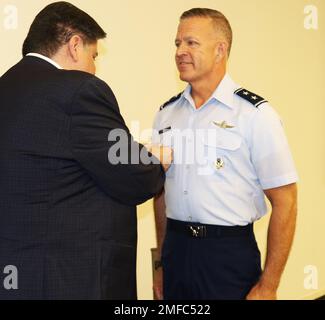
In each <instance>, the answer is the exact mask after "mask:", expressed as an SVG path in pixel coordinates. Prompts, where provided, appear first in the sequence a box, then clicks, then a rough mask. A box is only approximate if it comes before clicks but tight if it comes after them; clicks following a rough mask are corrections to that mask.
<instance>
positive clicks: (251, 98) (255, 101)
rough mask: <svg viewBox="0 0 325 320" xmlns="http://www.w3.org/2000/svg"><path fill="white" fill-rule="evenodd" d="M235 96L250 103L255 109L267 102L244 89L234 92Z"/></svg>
mask: <svg viewBox="0 0 325 320" xmlns="http://www.w3.org/2000/svg"><path fill="white" fill-rule="evenodd" d="M234 93H235V94H236V95H237V96H239V97H241V98H243V99H245V100H246V101H248V102H249V103H251V104H252V105H253V106H254V107H255V108H258V107H259V106H260V105H261V104H263V103H266V102H267V101H266V100H265V99H264V98H262V97H261V96H259V95H257V94H255V93H253V92H251V91H248V90H246V89H244V88H240V89H238V90H236V91H235V92H234Z"/></svg>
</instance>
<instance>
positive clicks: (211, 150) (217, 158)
mask: <svg viewBox="0 0 325 320" xmlns="http://www.w3.org/2000/svg"><path fill="white" fill-rule="evenodd" d="M202 142H203V152H204V153H203V154H204V162H203V163H205V166H203V167H201V169H200V172H201V173H202V172H203V173H202V174H204V175H215V174H218V175H223V174H224V173H226V172H229V170H231V166H233V165H234V161H235V158H236V157H238V151H239V149H240V146H241V144H242V138H241V137H240V136H238V135H236V134H234V133H231V132H227V131H226V130H220V131H219V130H218V131H216V132H214V133H213V134H208V135H206V136H205V137H204V138H203V141H202Z"/></svg>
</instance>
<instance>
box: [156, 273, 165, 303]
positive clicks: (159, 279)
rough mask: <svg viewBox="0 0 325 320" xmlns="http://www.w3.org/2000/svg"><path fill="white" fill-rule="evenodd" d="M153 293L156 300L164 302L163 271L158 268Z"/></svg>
mask: <svg viewBox="0 0 325 320" xmlns="http://www.w3.org/2000/svg"><path fill="white" fill-rule="evenodd" d="M153 293H154V299H155V300H163V299H164V297H163V269H162V268H158V269H157V270H155V272H154V277H153Z"/></svg>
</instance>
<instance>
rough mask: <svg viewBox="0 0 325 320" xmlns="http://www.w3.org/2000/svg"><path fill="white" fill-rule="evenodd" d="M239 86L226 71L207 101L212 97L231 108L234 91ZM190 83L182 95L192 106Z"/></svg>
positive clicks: (232, 106)
mask: <svg viewBox="0 0 325 320" xmlns="http://www.w3.org/2000/svg"><path fill="white" fill-rule="evenodd" d="M238 88H240V86H239V85H237V84H236V83H235V82H234V81H233V80H232V79H231V77H230V76H229V74H228V73H226V75H225V76H224V78H223V79H222V80H221V82H220V84H219V85H218V87H217V89H216V90H215V91H214V92H213V94H212V96H211V97H210V99H209V100H208V101H207V102H209V101H210V100H211V99H212V98H214V99H216V100H218V101H220V102H221V103H223V104H224V105H226V106H227V107H229V108H231V109H233V108H234V103H233V99H234V92H235V91H236V90H237V89H238ZM191 90H192V88H191V85H188V86H187V87H186V89H185V90H184V93H183V97H184V98H185V99H186V100H188V101H189V102H190V104H191V105H193V106H194V101H193V98H192V96H191Z"/></svg>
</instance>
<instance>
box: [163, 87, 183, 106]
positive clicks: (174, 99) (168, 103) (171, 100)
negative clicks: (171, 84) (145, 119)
mask: <svg viewBox="0 0 325 320" xmlns="http://www.w3.org/2000/svg"><path fill="white" fill-rule="evenodd" d="M183 92H184V91H182V92H181V93H179V94H178V95H177V96H174V97H172V98H171V99H169V100H168V101H167V102H165V103H164V104H163V105H162V106H161V107H160V108H159V110H160V111H161V110H163V109H165V108H166V107H167V106H168V105H170V104H171V103H173V102H175V101H177V100H178V99H179V98H180V97H181V95H182V94H183Z"/></svg>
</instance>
